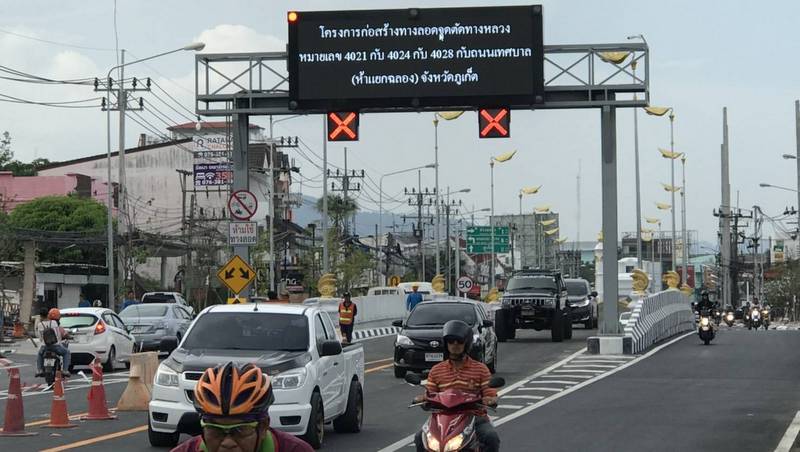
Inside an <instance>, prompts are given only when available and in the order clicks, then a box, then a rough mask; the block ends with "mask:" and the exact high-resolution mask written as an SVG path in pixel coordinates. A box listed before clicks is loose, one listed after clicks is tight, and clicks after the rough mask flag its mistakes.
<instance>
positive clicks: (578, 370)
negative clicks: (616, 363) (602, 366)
mask: <svg viewBox="0 0 800 452" xmlns="http://www.w3.org/2000/svg"><path fill="white" fill-rule="evenodd" d="M570 372H583V373H587V374H601V373H603V372H605V370H597V369H594V370H582V369H567V370H554V371H553V373H554V374H568V373H570Z"/></svg>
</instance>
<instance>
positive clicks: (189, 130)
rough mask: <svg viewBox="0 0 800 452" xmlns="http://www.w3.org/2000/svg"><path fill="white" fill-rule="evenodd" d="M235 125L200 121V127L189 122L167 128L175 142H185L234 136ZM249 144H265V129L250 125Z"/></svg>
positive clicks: (223, 122) (224, 122)
mask: <svg viewBox="0 0 800 452" xmlns="http://www.w3.org/2000/svg"><path fill="white" fill-rule="evenodd" d="M232 127H233V124H232V123H230V122H226V121H200V123H199V125H198V123H196V122H187V123H183V124H178V125H175V126H172V127H167V130H168V131H169V133H170V137H171V138H172V140H173V141H177V140H184V139H187V138H194V137H206V136H223V137H231V136H233V129H232ZM248 128H249V130H250V132H249V134H248V135H249V136H248V138H249V142H250V143H264V142H265V140H264V128H263V127H260V126H257V125H255V124H249V125H248Z"/></svg>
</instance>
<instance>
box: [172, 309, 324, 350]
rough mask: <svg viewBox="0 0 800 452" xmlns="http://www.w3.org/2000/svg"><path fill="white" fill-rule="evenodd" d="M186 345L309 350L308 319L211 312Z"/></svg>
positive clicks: (188, 347)
mask: <svg viewBox="0 0 800 452" xmlns="http://www.w3.org/2000/svg"><path fill="white" fill-rule="evenodd" d="M182 347H183V348H185V349H188V350H193V349H216V350H260V351H267V350H280V351H292V352H294V351H298V352H299V351H305V350H308V320H307V319H306V317H305V316H304V315H299V314H275V313H258V312H210V313H208V314H205V315H202V316H200V317H199V318H198V319H197V320H196V321H195V325H194V327H193V328H192V330H191V331H190V332H189V335H188V336H187V337H186V340H184V341H183V345H182Z"/></svg>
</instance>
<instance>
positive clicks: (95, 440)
mask: <svg viewBox="0 0 800 452" xmlns="http://www.w3.org/2000/svg"><path fill="white" fill-rule="evenodd" d="M146 430H147V426H146V425H140V426H138V427H134V428H131V429H128V430H123V431H121V432H114V433H109V434H108V435H103V436H96V437H94V438H89V439H85V440H83V441H78V442H74V443H70V444H65V445H63V446H58V447H53V448H52V449H44V450H42V451H40V452H60V451H62V450H70V449H77V448H78V447H83V446H88V445H91V444H96V443H101V442H103V441H108V440H110V439H115V438H121V437H123V436H128V435H133V434H134V433H139V432H144V431H146Z"/></svg>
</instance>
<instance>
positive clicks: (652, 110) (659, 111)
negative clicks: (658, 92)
mask: <svg viewBox="0 0 800 452" xmlns="http://www.w3.org/2000/svg"><path fill="white" fill-rule="evenodd" d="M670 110H672V108H671V107H644V111H645V112H646V113H647V114H648V115H653V116H664V115H665V114H667V112H668V111H670Z"/></svg>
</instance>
